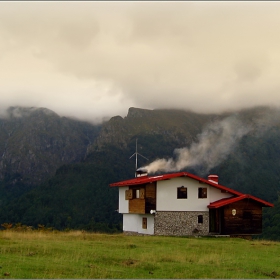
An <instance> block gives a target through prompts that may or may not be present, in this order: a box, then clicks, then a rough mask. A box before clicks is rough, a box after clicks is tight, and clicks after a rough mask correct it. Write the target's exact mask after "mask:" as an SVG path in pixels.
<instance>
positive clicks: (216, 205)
mask: <svg viewBox="0 0 280 280" xmlns="http://www.w3.org/2000/svg"><path fill="white" fill-rule="evenodd" d="M246 198H247V199H252V200H254V201H257V202H259V203H261V204H263V206H268V207H273V206H274V205H273V204H272V203H269V202H267V201H264V200H262V199H259V198H257V197H255V196H252V195H250V194H243V195H241V196H237V197H230V198H223V199H220V200H217V201H215V202H212V203H210V204H209V205H208V206H207V207H208V208H210V209H213V208H220V207H222V206H225V205H228V204H231V203H233V202H237V201H240V200H243V199H246Z"/></svg>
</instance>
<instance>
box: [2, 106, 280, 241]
mask: <svg viewBox="0 0 280 280" xmlns="http://www.w3.org/2000/svg"><path fill="white" fill-rule="evenodd" d="M279 142H280V110H279V109H278V108H271V107H255V108H248V109H243V110H239V111H234V112H224V113H220V114H200V113H195V112H191V111H184V110H174V109H172V110H171V109H165V110H163V109H161V110H147V109H140V108H129V110H128V114H127V116H125V117H121V116H114V117H112V118H111V119H110V120H109V121H106V122H104V123H102V124H98V125H96V124H91V123H89V122H84V121H81V120H75V119H71V118H66V117H60V116H59V115H58V114H56V113H55V112H53V111H51V110H49V109H46V108H33V107H32V108H27V107H25V108H23V107H10V108H9V109H8V110H7V111H6V112H5V114H2V115H1V117H0V224H3V223H13V224H16V223H21V224H25V225H30V226H33V227H37V226H38V225H44V226H46V227H52V228H56V229H59V230H63V229H67V228H76V229H85V230H94V231H107V232H117V231H120V230H121V228H122V227H121V221H122V217H121V215H120V214H118V212H117V211H116V210H117V208H118V192H117V189H114V188H109V184H110V183H112V182H116V181H119V180H125V179H129V178H132V177H134V173H135V168H137V167H145V168H148V170H149V171H150V172H152V173H165V172H176V171H188V172H191V173H194V174H196V175H199V176H201V177H205V178H206V177H207V175H208V174H218V175H219V182H220V184H222V185H225V186H227V187H230V188H232V189H235V190H238V191H241V192H244V193H249V194H252V195H255V196H257V197H260V198H262V199H264V200H267V201H270V202H274V203H275V207H274V208H273V209H265V210H264V236H265V237H267V238H274V239H277V238H278V237H277V236H280V235H279V234H278V233H279V232H280V222H278V220H279V219H278V220H277V218H275V217H279V216H278V215H280V207H279V206H278V205H279V201H278V196H279V191H280V172H279V167H280V146H279ZM136 143H137V146H136ZM136 148H137V155H138V157H137V161H136V154H135V152H136ZM136 163H137V166H136Z"/></svg>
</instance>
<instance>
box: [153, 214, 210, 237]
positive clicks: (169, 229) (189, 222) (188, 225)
mask: <svg viewBox="0 0 280 280" xmlns="http://www.w3.org/2000/svg"><path fill="white" fill-rule="evenodd" d="M199 215H202V223H201V217H200V219H199V218H198V216H199ZM154 221H155V224H154V234H155V235H176V236H203V235H208V234H209V212H203V211H188V212H179V211H168V212H165V211H163V212H156V213H155V220H154ZM199 221H200V223H199Z"/></svg>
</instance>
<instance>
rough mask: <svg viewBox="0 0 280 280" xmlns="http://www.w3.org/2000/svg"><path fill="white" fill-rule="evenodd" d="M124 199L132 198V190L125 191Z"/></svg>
mask: <svg viewBox="0 0 280 280" xmlns="http://www.w3.org/2000/svg"><path fill="white" fill-rule="evenodd" d="M125 199H126V200H129V199H132V190H126V191H125Z"/></svg>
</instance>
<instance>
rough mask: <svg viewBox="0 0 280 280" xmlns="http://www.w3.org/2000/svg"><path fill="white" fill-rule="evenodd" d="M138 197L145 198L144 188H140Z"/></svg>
mask: <svg viewBox="0 0 280 280" xmlns="http://www.w3.org/2000/svg"><path fill="white" fill-rule="evenodd" d="M139 198H141V199H145V189H140V196H139Z"/></svg>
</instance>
